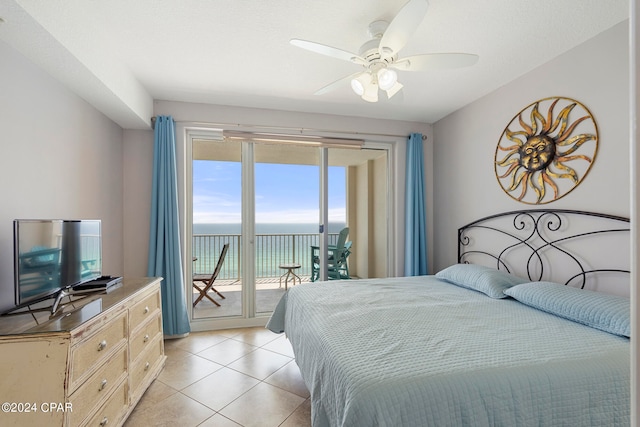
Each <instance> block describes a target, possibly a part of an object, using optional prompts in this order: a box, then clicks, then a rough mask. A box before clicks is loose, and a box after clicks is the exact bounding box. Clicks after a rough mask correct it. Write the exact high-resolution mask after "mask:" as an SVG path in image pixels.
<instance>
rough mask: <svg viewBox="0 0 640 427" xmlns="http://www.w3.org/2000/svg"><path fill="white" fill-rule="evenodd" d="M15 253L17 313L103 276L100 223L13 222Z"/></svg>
mask: <svg viewBox="0 0 640 427" xmlns="http://www.w3.org/2000/svg"><path fill="white" fill-rule="evenodd" d="M13 252H14V287H15V302H16V307H15V308H13V309H12V310H15V309H17V308H22V307H26V306H28V305H30V304H34V303H36V302H39V301H42V300H45V299H47V298H51V297H53V296H55V295H56V294H58V293H60V291H62V290H66V289H69V288H73V287H74V286H77V285H79V284H82V283H85V282H88V281H90V280H94V279H96V278H99V277H100V276H101V273H102V230H101V222H100V220H61V219H45V220H43V219H39V220H35V219H17V220H14V222H13Z"/></svg>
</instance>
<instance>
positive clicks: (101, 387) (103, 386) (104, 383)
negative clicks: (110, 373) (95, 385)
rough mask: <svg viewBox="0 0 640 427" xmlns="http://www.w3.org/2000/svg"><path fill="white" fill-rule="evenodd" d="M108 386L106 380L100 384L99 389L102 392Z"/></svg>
mask: <svg viewBox="0 0 640 427" xmlns="http://www.w3.org/2000/svg"><path fill="white" fill-rule="evenodd" d="M106 386H107V380H106V379H104V380H102V382H101V383H100V388H99V389H98V391H102V390H104V388H105V387H106Z"/></svg>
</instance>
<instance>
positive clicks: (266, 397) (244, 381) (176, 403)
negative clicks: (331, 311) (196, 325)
mask: <svg viewBox="0 0 640 427" xmlns="http://www.w3.org/2000/svg"><path fill="white" fill-rule="evenodd" d="M165 353H166V355H167V362H166V365H165V368H164V370H163V371H162V373H161V374H160V376H159V377H158V379H157V380H156V381H154V383H153V384H152V385H151V387H149V389H148V390H147V392H146V393H145V394H144V396H143V397H142V399H141V400H140V403H138V406H137V407H136V409H135V410H134V411H133V413H132V414H131V416H130V417H129V419H128V420H127V421H126V423H125V424H124V426H125V427H138V426H140V427H149V426H180V427H192V426H193V427H195V426H201V427H213V426H220V427H227V426H235V427H237V426H247V427H248V426H259V427H271V426H273V427H275V426H282V427H294V426H295V427H304V426H310V425H311V405H310V401H309V392H308V390H307V388H306V387H305V385H304V382H303V381H302V378H301V376H300V371H299V369H298V366H297V365H296V363H295V361H294V360H293V352H292V350H291V346H290V344H289V341H288V340H287V339H286V338H285V336H284V334H279V335H278V334H274V333H273V332H271V331H269V330H268V329H265V328H263V327H258V328H243V329H228V330H222V331H211V332H194V333H191V334H190V335H189V336H188V337H186V338H181V339H172V340H165Z"/></svg>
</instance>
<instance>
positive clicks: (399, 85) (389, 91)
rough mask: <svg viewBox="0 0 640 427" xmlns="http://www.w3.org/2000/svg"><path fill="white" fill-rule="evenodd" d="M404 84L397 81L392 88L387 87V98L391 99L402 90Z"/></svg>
mask: <svg viewBox="0 0 640 427" xmlns="http://www.w3.org/2000/svg"><path fill="white" fill-rule="evenodd" d="M403 87H404V86H403V85H402V83H400V82H396V83H395V84H394V85H393V86H392V87H391V88H390V89H387V98H389V99H391V97H392V96H393V95H395V94H396V93H398V92H400V89H402V88H403Z"/></svg>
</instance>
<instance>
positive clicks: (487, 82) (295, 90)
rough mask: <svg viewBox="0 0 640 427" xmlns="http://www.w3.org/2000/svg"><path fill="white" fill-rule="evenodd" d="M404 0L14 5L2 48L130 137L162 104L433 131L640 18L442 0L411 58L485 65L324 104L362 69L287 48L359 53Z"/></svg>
mask: <svg viewBox="0 0 640 427" xmlns="http://www.w3.org/2000/svg"><path fill="white" fill-rule="evenodd" d="M404 3H405V0H384V1H382V0H315V1H300V0H270V1H266V0H215V1H214V0H165V1H157V0H135V1H131V0H109V1H107V0H94V1H86V0H49V1H43V0H3V1H2V2H0V17H1V18H3V19H4V21H5V22H4V23H2V24H0V39H2V40H4V41H5V42H6V43H7V44H9V45H11V46H13V47H14V48H15V49H17V50H18V51H20V52H22V53H23V54H24V55H25V56H27V57H29V58H30V59H31V60H32V61H34V62H36V63H37V64H38V65H39V66H41V67H43V68H44V69H45V70H47V71H48V72H49V73H50V74H52V75H53V76H54V77H56V78H58V79H59V80H61V81H62V82H63V83H64V84H66V85H67V86H69V87H70V88H71V89H72V90H74V91H75V92H77V93H78V94H79V95H80V96H82V97H83V98H85V99H87V100H88V101H89V102H91V103H92V104H93V105H96V107H97V108H98V109H100V110H102V111H104V112H105V114H107V115H108V116H109V117H111V118H112V119H114V120H115V121H116V122H118V123H119V124H120V125H121V126H123V127H125V128H144V127H145V126H148V123H149V120H148V119H149V117H150V115H152V109H153V107H152V100H153V99H156V100H172V101H186V102H203V103H212V104H219V105H234V106H244V107H257V108H272V109H281V110H290V111H304V112H314V113H330V114H343V115H351V116H362V117H371V118H388V119H398V120H408V121H418V122H426V123H433V122H435V121H437V120H438V119H440V118H442V117H444V116H446V115H447V114H449V113H451V112H453V111H455V110H457V109H459V108H461V107H463V106H464V105H466V104H468V103H470V102H473V101H474V100H476V99H478V98H480V97H482V96H483V95H485V94H487V93H490V92H491V91H493V90H495V89H497V88H499V87H500V86H503V85H504V84H506V83H508V82H509V81H511V80H513V79H515V78H517V77H519V76H521V75H523V74H525V73H527V72H528V71H530V70H532V69H533V68H535V67H537V66H539V65H541V64H543V63H545V62H547V61H549V60H551V59H553V58H554V57H556V56H558V55H561V54H562V53H563V52H565V51H567V50H569V49H571V48H572V47H574V46H576V45H578V44H580V43H582V42H584V41H586V40H587V39H589V38H591V37H593V36H595V35H597V34H598V33H600V32H602V31H604V30H606V29H608V28H610V27H612V26H614V25H615V24H617V23H619V22H621V21H624V20H625V19H627V18H628V16H629V10H628V9H629V4H628V0H561V1H558V0H535V1H531V0H482V1H481V0H431V1H430V6H429V9H428V11H427V15H426V17H425V19H424V20H423V21H422V23H421V25H420V26H419V27H418V29H417V31H416V33H415V34H414V36H413V37H412V38H411V39H410V40H409V42H408V43H407V45H406V46H405V48H404V49H403V50H402V51H401V52H400V54H401V56H408V55H415V54H421V53H439V52H466V53H474V54H477V55H479V56H480V60H479V61H478V63H477V64H476V65H474V66H472V67H469V68H464V69H456V70H434V71H425V72H399V80H400V81H401V82H402V83H403V84H404V86H405V89H404V90H403V92H402V94H401V95H400V96H397V97H394V98H392V99H391V100H386V99H385V100H383V101H380V102H378V103H375V104H371V103H367V102H365V101H363V100H361V99H360V98H359V97H358V96H357V95H355V94H354V93H353V92H352V91H351V89H350V88H349V87H348V86H347V85H345V86H344V87H341V88H339V89H337V90H335V91H333V92H331V93H328V94H325V95H320V96H318V95H314V94H313V93H314V92H315V91H316V90H318V89H319V88H321V87H323V86H325V85H327V84H329V83H331V82H333V81H335V80H338V79H340V78H342V77H344V76H346V75H349V74H352V73H354V72H356V71H358V70H359V69H360V68H359V66H358V65H355V64H352V63H349V62H346V61H341V60H337V59H333V58H329V57H324V56H321V55H319V54H315V53H313V52H309V51H306V50H303V49H300V48H297V47H294V46H292V45H290V44H289V40H290V39H291V38H301V39H306V40H312V41H315V42H319V43H323V44H327V45H330V46H334V47H337V48H340V49H343V50H347V51H352V52H356V53H357V51H358V49H359V47H360V45H361V44H362V43H364V42H365V41H367V39H368V38H369V37H368V34H367V27H368V24H369V23H370V22H372V21H374V20H378V19H386V20H391V19H392V18H393V17H394V16H395V14H396V13H397V12H398V10H400V8H401V7H402V6H403V4H404ZM381 98H382V97H381Z"/></svg>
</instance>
